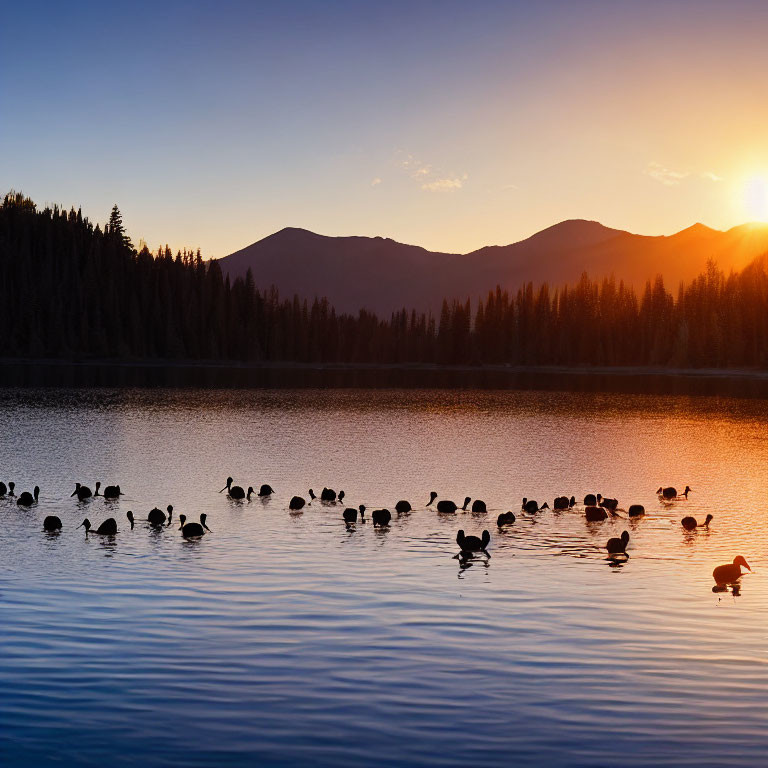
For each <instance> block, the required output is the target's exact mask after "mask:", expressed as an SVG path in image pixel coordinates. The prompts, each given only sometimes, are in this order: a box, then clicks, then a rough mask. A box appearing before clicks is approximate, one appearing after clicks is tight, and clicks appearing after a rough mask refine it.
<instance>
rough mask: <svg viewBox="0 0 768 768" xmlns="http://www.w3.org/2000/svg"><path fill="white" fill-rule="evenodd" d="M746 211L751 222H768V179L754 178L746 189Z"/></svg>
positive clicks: (747, 184)
mask: <svg viewBox="0 0 768 768" xmlns="http://www.w3.org/2000/svg"><path fill="white" fill-rule="evenodd" d="M744 211H745V213H746V214H747V216H748V218H749V220H750V221H768V178H766V177H765V176H752V177H751V178H750V179H749V180H748V181H747V183H746V185H745V187H744Z"/></svg>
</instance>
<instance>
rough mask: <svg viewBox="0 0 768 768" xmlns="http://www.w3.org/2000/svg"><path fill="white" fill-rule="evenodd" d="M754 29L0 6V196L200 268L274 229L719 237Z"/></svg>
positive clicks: (737, 6)
mask: <svg viewBox="0 0 768 768" xmlns="http://www.w3.org/2000/svg"><path fill="white" fill-rule="evenodd" d="M767 11H768V9H767V8H766V7H765V5H761V4H759V3H747V2H735V3H728V4H724V3H711V2H695V3H694V2H684V1H683V0H680V1H679V2H668V3H661V2H651V3H648V2H644V3H631V2H621V1H618V2H577V1H575V0H574V2H567V3H558V2H537V3H533V2H531V3H513V2H506V3H501V2H461V3H459V2H408V3H405V2H389V3H372V2H322V3H321V2H295V3H291V2H284V3H264V2H262V3H258V2H257V3H243V2H219V3H203V2H186V3H177V2H166V3H162V4H155V3H142V2H138V3H130V4H128V3H89V2H73V3H45V2H42V3H17V4H15V5H14V6H13V7H10V8H7V9H4V13H3V18H2V22H1V23H2V27H1V28H0V45H1V50H2V55H3V58H4V64H3V67H2V70H1V71H0V141H1V142H2V147H3V151H2V153H1V154H0V185H1V186H2V188H3V189H9V188H15V189H21V190H23V191H24V192H26V193H27V194H29V195H31V196H32V197H33V198H34V199H35V200H36V201H38V203H44V202H60V203H63V204H65V205H71V204H74V205H82V207H83V210H84V212H85V213H86V214H87V215H89V216H90V217H91V218H92V219H94V220H97V221H103V220H105V219H106V218H107V216H108V213H109V209H110V208H111V206H112V204H113V203H114V202H117V203H118V205H120V207H121V209H122V211H123V214H124V218H125V220H126V223H127V225H128V228H129V231H130V233H131V235H132V237H133V238H134V240H135V241H138V240H139V239H140V238H143V239H145V240H146V241H148V242H149V244H150V245H151V246H157V245H158V244H161V243H166V242H168V243H170V244H171V246H172V247H174V248H176V247H179V246H183V245H188V246H194V247H196V246H200V247H202V249H203V251H204V253H205V254H206V255H207V256H223V255H226V254H227V253H229V252H231V251H232V250H235V249H237V248H239V247H242V246H244V245H246V244H248V243H250V242H253V241H254V240H257V239H259V238H260V237H263V236H265V235H267V234H270V233H271V232H274V231H276V230H278V229H280V228H281V227H284V226H303V227H306V228H308V229H313V230H315V231H319V232H321V233H325V234H365V235H379V234H380V235H383V236H389V237H393V238H395V239H398V240H401V241H404V242H413V243H417V244H420V245H424V246H426V247H429V248H433V249H439V250H448V251H468V250H471V249H473V248H476V247H480V246H481V245H484V244H487V243H507V242H512V241H514V240H517V239H520V238H521V237H524V236H527V235H528V234H531V233H532V232H534V231H536V230H538V229H540V228H543V227H545V226H547V225H549V224H552V223H554V222H556V221H559V220H562V219H565V218H574V217H583V218H592V219H598V220H601V221H603V222H604V223H606V224H608V225H610V226H616V227H621V228H626V229H630V230H633V231H638V232H643V233H649V234H661V233H668V232H672V231H675V230H677V229H681V228H683V227H685V226H688V225H689V224H691V223H693V222H694V221H697V220H701V221H704V222H705V223H707V224H710V225H712V226H716V227H719V228H724V227H728V226H732V225H735V224H737V223H740V222H741V221H744V220H746V219H748V218H763V212H762V210H760V208H759V206H756V205H750V200H752V199H753V198H754V199H756V196H755V194H754V188H755V185H757V186H758V187H760V185H761V184H763V183H764V181H765V179H766V178H768V147H767V146H766V139H765V138H764V137H765V136H766V135H768V130H767V129H768V99H766V98H765V97H766V93H765V91H766V86H765V84H764V73H765V72H766V71H768V61H767V59H768V53H766V46H765V40H766V39H768V18H767ZM765 184H768V182H765ZM749 190H752V191H751V192H749ZM750 195H751V197H750ZM765 213H766V215H768V211H766V212H765Z"/></svg>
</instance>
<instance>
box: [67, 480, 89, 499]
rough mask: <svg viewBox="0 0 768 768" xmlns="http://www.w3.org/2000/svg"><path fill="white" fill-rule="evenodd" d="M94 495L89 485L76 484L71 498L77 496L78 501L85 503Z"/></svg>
mask: <svg viewBox="0 0 768 768" xmlns="http://www.w3.org/2000/svg"><path fill="white" fill-rule="evenodd" d="M92 495H93V494H92V493H91V489H90V488H89V487H88V486H87V485H80V483H75V490H74V491H72V494H71V495H70V498H72V496H77V498H78V501H85V499H90V498H91V496H92Z"/></svg>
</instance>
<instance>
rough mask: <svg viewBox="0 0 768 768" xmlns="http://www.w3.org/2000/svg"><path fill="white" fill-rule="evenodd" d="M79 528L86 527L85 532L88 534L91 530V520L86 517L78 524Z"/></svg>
mask: <svg viewBox="0 0 768 768" xmlns="http://www.w3.org/2000/svg"><path fill="white" fill-rule="evenodd" d="M77 527H78V528H85V533H86V534H87V533H88V531H90V530H91V521H90V520H89V519H88V518H87V517H86V518H85V520H83V522H82V523H80V525H78V526H77Z"/></svg>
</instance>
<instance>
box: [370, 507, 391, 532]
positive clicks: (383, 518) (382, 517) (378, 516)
mask: <svg viewBox="0 0 768 768" xmlns="http://www.w3.org/2000/svg"><path fill="white" fill-rule="evenodd" d="M391 519H392V515H391V513H390V511H389V510H388V509H374V510H373V512H371V520H372V521H373V527H374V528H376V527H381V528H383V527H385V526H387V525H389V521H390V520H391Z"/></svg>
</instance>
